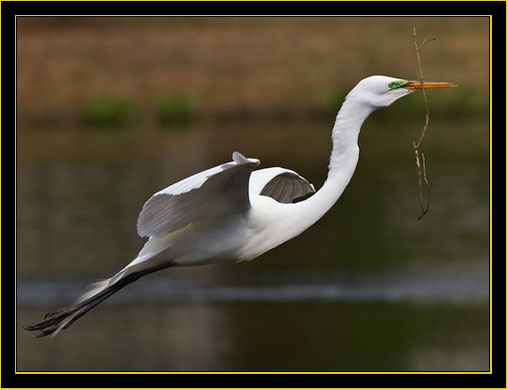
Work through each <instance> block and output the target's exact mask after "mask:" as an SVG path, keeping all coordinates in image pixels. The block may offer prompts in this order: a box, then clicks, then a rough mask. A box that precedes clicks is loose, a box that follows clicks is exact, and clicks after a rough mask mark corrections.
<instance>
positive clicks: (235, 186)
mask: <svg viewBox="0 0 508 390" xmlns="http://www.w3.org/2000/svg"><path fill="white" fill-rule="evenodd" d="M453 86H454V85H453V84H450V83H445V82H425V83H424V84H423V88H425V89H435V88H449V87H453ZM421 89H422V83H421V82H419V81H408V80H403V79H397V78H392V77H386V76H371V77H367V78H365V79H363V80H361V81H360V82H359V83H358V84H357V85H356V86H355V87H354V88H353V89H352V90H351V92H349V94H348V95H347V96H346V99H345V101H344V103H343V104H342V107H341V109H340V111H339V113H338V115H337V118H336V121H335V125H334V126H333V131H332V142H333V147H332V153H331V156H330V164H329V170H328V178H327V179H326V181H325V183H324V184H323V186H322V187H321V189H320V190H319V191H317V192H316V191H315V189H314V186H313V185H312V184H310V183H309V182H308V181H307V180H306V179H305V178H303V177H302V176H300V175H299V174H298V173H296V172H294V171H292V170H290V169H285V168H266V169H260V170H255V169H256V168H257V167H258V165H259V163H260V162H259V160H257V159H254V158H246V157H244V156H243V155H241V154H240V153H238V152H234V153H233V161H231V162H227V163H224V164H221V165H218V166H216V167H214V168H210V169H208V170H206V171H203V172H200V173H197V174H195V175H193V176H190V177H188V178H186V179H184V180H182V181H179V182H178V183H175V184H173V185H171V186H169V187H167V188H165V189H163V190H161V191H159V192H157V193H156V194H154V195H153V196H152V197H151V198H150V199H148V201H147V202H146V203H145V204H144V206H143V209H142V210H141V213H140V214H139V218H138V221H137V231H138V234H139V235H140V236H142V237H148V241H147V242H146V243H145V245H144V247H143V248H142V249H141V251H140V252H139V254H138V256H137V257H136V258H135V259H134V260H133V261H132V262H131V263H129V264H128V265H127V266H126V267H124V268H123V269H122V270H120V271H119V272H118V273H117V274H115V275H114V276H113V277H111V278H109V279H106V280H104V281H101V282H98V283H95V284H93V285H92V286H91V288H90V289H89V290H88V291H87V292H86V293H85V294H83V295H82V296H81V297H80V298H79V299H78V300H77V301H76V302H75V303H74V304H72V305H71V306H69V307H67V308H64V309H61V310H58V311H55V312H52V313H48V314H46V316H45V317H44V320H42V321H40V322H39V323H36V324H34V325H30V326H26V327H25V329H26V330H28V331H36V332H37V333H34V334H33V335H34V336H35V337H41V336H47V335H55V334H57V333H58V332H59V331H60V330H62V329H65V328H67V327H69V326H70V325H71V324H72V323H73V322H74V321H76V320H77V319H78V318H80V317H81V316H83V315H84V314H85V313H87V312H88V311H90V310H91V309H93V308H94V307H95V306H96V305H98V304H99V303H101V302H102V301H104V300H105V299H107V298H109V297H110V296H111V295H113V294H114V293H115V292H117V291H118V290H120V289H121V288H123V287H125V286H126V285H127V284H129V283H132V282H134V281H136V280H137V279H139V278H140V277H142V276H144V275H147V274H149V273H152V272H155V271H159V270H162V269H164V268H167V267H170V266H184V265H185V266H187V265H199V264H208V263H212V262H218V261H223V260H234V261H249V260H252V259H254V258H256V257H258V256H260V255H261V254H263V253H265V252H267V251H269V250H270V249H272V248H275V247H276V246H278V245H280V244H282V243H284V242H285V241H288V240H290V239H291V238H293V237H296V236H298V235H299V234H300V233H302V232H303V231H304V230H306V229H307V228H309V227H310V226H311V225H313V224H314V223H315V222H316V221H318V220H319V219H320V218H321V217H322V216H323V215H324V214H325V213H326V212H327V211H328V210H329V209H330V208H331V207H332V206H333V205H334V204H335V202H336V201H337V199H339V197H340V196H341V194H342V192H343V191H344V189H345V188H346V186H347V184H348V183H349V180H350V179H351V177H352V176H353V173H354V170H355V168H356V164H357V162H358V156H359V149H358V135H359V133H360V128H361V126H362V124H363V122H364V121H365V119H366V118H367V117H368V116H369V115H370V114H371V113H372V112H374V111H375V110H376V109H378V108H380V107H386V106H389V105H390V104H392V103H393V102H395V101H396V100H398V99H400V98H401V97H403V96H406V95H409V94H410V93H412V92H414V91H417V90H421ZM309 194H312V195H311V196H310V197H307V198H305V199H304V200H300V201H298V199H299V198H300V199H301V198H302V197H305V196H308V195H309Z"/></svg>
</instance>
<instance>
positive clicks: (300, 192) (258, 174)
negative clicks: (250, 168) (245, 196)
mask: <svg viewBox="0 0 508 390" xmlns="http://www.w3.org/2000/svg"><path fill="white" fill-rule="evenodd" d="M249 191H250V193H251V195H264V196H269V197H270V198H273V199H275V200H276V201H277V202H280V203H293V202H294V201H295V200H297V199H298V198H301V197H304V196H306V195H309V194H313V193H314V192H316V190H315V189H314V186H313V185H312V184H311V183H309V182H308V180H307V179H305V178H304V177H302V176H300V175H299V174H298V173H296V172H295V171H292V170H290V169H285V168H266V169H260V170H258V171H255V172H253V173H252V176H251V180H250V188H249Z"/></svg>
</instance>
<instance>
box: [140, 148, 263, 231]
mask: <svg viewBox="0 0 508 390" xmlns="http://www.w3.org/2000/svg"><path fill="white" fill-rule="evenodd" d="M258 165H259V160H257V159H253V158H246V157H244V156H243V155H242V154H240V153H238V152H234V153H233V161H231V162H228V163H225V164H222V165H218V166H216V167H214V168H210V169H207V170H206V171H203V172H200V173H197V174H195V175H193V176H190V177H188V178H186V179H184V180H181V181H179V182H177V183H175V184H173V185H171V186H169V187H167V188H165V189H163V190H162V191H159V192H157V193H156V194H154V195H153V196H152V197H151V198H150V199H148V201H147V202H146V203H145V204H144V205H143V209H142V210H141V212H140V214H139V217H138V223H137V230H138V234H139V235H140V236H141V237H161V236H163V235H165V234H167V233H171V232H174V231H177V230H179V229H182V228H184V227H186V226H188V225H189V224H193V223H198V222H204V221H210V220H213V219H220V218H225V217H228V216H232V215H241V214H243V213H245V212H246V211H247V210H248V209H249V208H250V201H249V192H248V189H249V178H250V175H251V172H252V171H253V170H254V169H255V168H256V167H257V166H258Z"/></svg>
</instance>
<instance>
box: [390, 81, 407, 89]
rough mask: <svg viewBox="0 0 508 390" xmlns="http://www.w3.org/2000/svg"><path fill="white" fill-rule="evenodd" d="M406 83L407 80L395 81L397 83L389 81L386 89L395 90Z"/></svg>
mask: <svg viewBox="0 0 508 390" xmlns="http://www.w3.org/2000/svg"><path fill="white" fill-rule="evenodd" d="M407 83H408V81H407V80H397V81H391V82H389V83H388V88H390V89H397V88H400V87H402V86H403V85H406V84H407Z"/></svg>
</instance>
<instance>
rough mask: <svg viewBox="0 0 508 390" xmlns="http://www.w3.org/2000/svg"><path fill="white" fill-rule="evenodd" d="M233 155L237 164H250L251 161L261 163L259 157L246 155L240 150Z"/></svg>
mask: <svg viewBox="0 0 508 390" xmlns="http://www.w3.org/2000/svg"><path fill="white" fill-rule="evenodd" d="M231 157H232V159H233V161H234V162H235V163H236V164H249V163H255V164H259V163H260V161H259V160H258V159H257V158H248V157H245V156H244V155H243V154H242V153H240V152H238V151H234V152H233V155H232V156H231Z"/></svg>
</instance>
